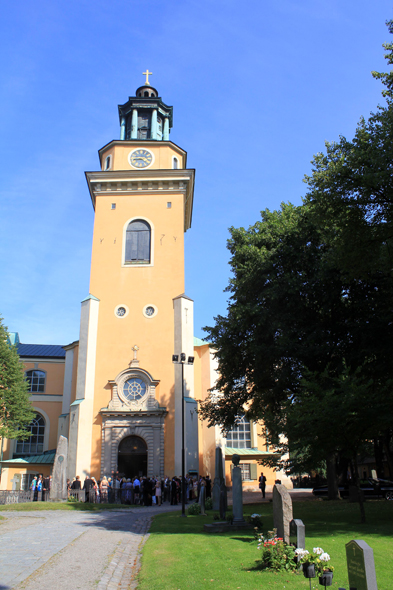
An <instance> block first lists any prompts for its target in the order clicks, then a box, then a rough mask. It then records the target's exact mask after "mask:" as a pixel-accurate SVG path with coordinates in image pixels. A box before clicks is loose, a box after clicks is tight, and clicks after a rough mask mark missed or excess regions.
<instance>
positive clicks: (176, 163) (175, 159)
mask: <svg viewBox="0 0 393 590" xmlns="http://www.w3.org/2000/svg"><path fill="white" fill-rule="evenodd" d="M172 168H174V169H175V170H177V169H178V168H179V160H178V159H177V158H173V162H172Z"/></svg>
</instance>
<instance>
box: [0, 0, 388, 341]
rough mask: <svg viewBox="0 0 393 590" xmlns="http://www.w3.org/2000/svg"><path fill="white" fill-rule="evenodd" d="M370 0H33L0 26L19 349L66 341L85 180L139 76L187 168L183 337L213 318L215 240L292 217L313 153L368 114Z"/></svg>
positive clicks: (2, 236)
mask: <svg viewBox="0 0 393 590" xmlns="http://www.w3.org/2000/svg"><path fill="white" fill-rule="evenodd" d="M389 18H393V14H392V6H391V3H390V2H387V1H385V0H376V1H375V2H374V3H371V2H370V1H369V0H346V1H345V2H343V1H342V0H337V1H336V0H325V1H322V0H281V1H280V2H273V1H264V0H244V1H243V2H238V1H233V0H214V1H213V0H195V1H194V0H182V1H181V2H180V1H179V0H178V1H175V0H166V1H165V2H164V1H162V0H150V2H148V3H142V2H136V1H135V0H128V1H124V0H111V1H110V2H108V1H105V2H104V1H102V0H95V2H91V1H90V2H87V1H83V0H78V1H75V0H69V1H68V2H59V1H57V2H56V1H55V2H53V0H52V1H49V0H42V1H41V2H33V1H31V0H24V1H23V2H21V3H14V4H13V5H11V3H7V6H6V7H5V5H4V7H3V11H2V18H1V23H0V49H1V55H2V65H1V75H0V134H1V142H0V150H1V153H0V158H1V182H0V191H1V200H0V207H1V208H0V220H1V221H0V223H1V231H0V265H1V266H0V268H1V275H0V276H1V285H2V288H1V290H0V314H1V315H2V316H3V317H4V321H5V324H6V325H7V326H8V328H9V330H10V331H18V332H19V334H20V338H21V341H22V342H25V343H53V344H67V343H69V342H72V341H73V340H77V339H78V337H79V315H80V301H81V300H82V299H83V298H84V297H85V296H86V295H87V294H88V288H89V267H90V255H91V241H92V231H93V209H92V206H91V202H90V197H89V194H88V190H87V185H86V181H85V177H84V171H85V170H97V169H98V155H97V151H98V149H99V148H101V147H102V146H103V145H105V144H106V143H108V142H109V141H111V140H112V139H117V138H118V137H119V120H118V113H117V105H118V104H123V103H125V102H126V101H127V99H128V97H129V96H131V95H134V93H135V90H136V88H137V87H138V86H140V85H141V84H143V81H144V77H143V76H142V72H143V71H145V70H146V68H148V69H149V70H150V71H151V72H153V76H152V77H151V82H152V85H153V86H155V87H156V88H157V89H158V91H159V94H160V96H161V97H162V98H163V100H164V102H165V103H166V104H169V105H173V107H174V127H173V129H172V132H171V140H172V141H174V142H175V143H177V144H178V145H180V146H181V147H183V148H184V149H185V150H187V152H188V166H189V167H190V168H196V185H195V200H194V214H193V224H192V228H191V230H189V231H188V232H187V234H186V293H187V295H188V296H190V297H192V298H193V299H194V301H195V335H196V336H199V337H203V332H202V327H203V326H205V325H211V324H212V322H213V317H214V316H216V315H218V314H224V313H225V310H226V300H227V294H226V293H224V292H223V290H224V289H225V287H226V285H227V283H228V278H229V266H228V260H229V256H228V252H227V249H226V240H227V239H228V237H229V233H228V228H229V227H230V226H236V227H238V226H244V227H248V226H249V225H252V224H254V223H255V222H256V221H257V220H258V219H259V218H260V211H261V210H262V209H265V208H270V209H276V208H278V207H279V206H280V203H281V202H282V201H291V202H293V203H297V204H298V203H300V202H301V197H302V196H303V195H304V193H305V188H306V187H305V185H304V183H303V182H302V179H303V176H304V174H307V173H309V172H310V169H311V166H310V160H311V159H312V156H313V154H314V153H316V152H318V151H321V150H323V148H324V142H325V140H328V141H334V140H335V139H337V138H338V136H339V135H340V134H341V135H345V136H347V137H348V138H350V137H352V136H353V133H354V130H355V128H356V124H357V122H358V120H359V118H360V116H362V115H364V116H366V117H367V116H368V114H369V113H370V111H373V110H375V109H376V107H377V105H378V103H383V99H382V97H381V84H380V83H379V82H377V81H375V80H374V79H373V78H372V77H371V74H370V72H371V70H380V71H385V70H386V67H387V66H386V62H385V60H384V59H383V55H384V52H383V48H382V43H383V42H386V41H390V39H389V34H388V31H387V28H386V26H385V21H386V20H387V19H389Z"/></svg>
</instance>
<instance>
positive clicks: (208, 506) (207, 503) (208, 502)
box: [205, 498, 213, 510]
mask: <svg viewBox="0 0 393 590" xmlns="http://www.w3.org/2000/svg"><path fill="white" fill-rule="evenodd" d="M205 509H206V510H213V500H212V498H206V501H205Z"/></svg>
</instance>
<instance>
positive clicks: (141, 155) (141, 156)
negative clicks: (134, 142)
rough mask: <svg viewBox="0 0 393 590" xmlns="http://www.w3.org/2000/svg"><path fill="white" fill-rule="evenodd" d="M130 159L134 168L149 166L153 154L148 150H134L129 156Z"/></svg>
mask: <svg viewBox="0 0 393 590" xmlns="http://www.w3.org/2000/svg"><path fill="white" fill-rule="evenodd" d="M128 161H129V162H130V164H131V166H134V168H147V166H150V164H151V163H152V162H153V154H152V153H151V152H149V151H148V150H143V149H139V150H134V151H133V152H131V153H130V155H129V156H128Z"/></svg>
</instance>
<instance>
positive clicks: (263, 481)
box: [259, 471, 266, 498]
mask: <svg viewBox="0 0 393 590" xmlns="http://www.w3.org/2000/svg"><path fill="white" fill-rule="evenodd" d="M259 489H260V490H261V492H262V498H264V497H265V490H266V477H265V476H264V475H263V471H262V473H261V475H260V477H259Z"/></svg>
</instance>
